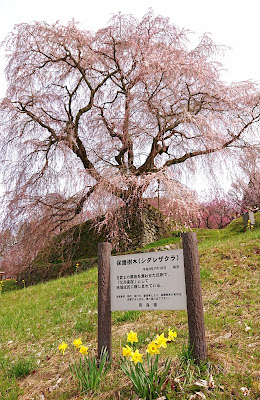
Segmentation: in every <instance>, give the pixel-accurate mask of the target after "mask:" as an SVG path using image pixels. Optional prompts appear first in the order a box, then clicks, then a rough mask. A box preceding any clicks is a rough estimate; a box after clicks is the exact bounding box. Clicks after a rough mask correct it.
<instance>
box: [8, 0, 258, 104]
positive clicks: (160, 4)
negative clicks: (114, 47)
mask: <svg viewBox="0 0 260 400" xmlns="http://www.w3.org/2000/svg"><path fill="white" fill-rule="evenodd" d="M149 8H152V9H153V11H154V13H155V15H158V14H160V15H162V16H164V17H169V19H170V21H171V22H172V23H174V24H176V25H177V26H179V27H180V28H187V29H189V30H191V31H192V32H194V34H196V35H197V37H200V36H201V35H202V34H203V33H204V32H208V33H211V36H212V38H213V40H214V41H215V42H216V43H218V44H223V45H226V46H228V47H229V48H230V50H228V51H227V52H226V55H225V56H224V58H223V59H222V62H223V64H224V67H225V68H226V69H227V72H225V73H223V79H224V80H226V81H243V80H254V81H258V82H260V52H259V42H260V0H215V1H214V0H185V1H181V0H150V1H148V0H129V1H119V0H106V1H104V0H100V1H95V0H70V1H69V2H68V1H67V0H44V1H35V0H22V1H21V0H0V41H2V40H3V39H4V38H5V36H6V35H7V34H8V33H9V32H10V31H11V30H12V28H13V26H14V25H15V24H18V23H21V22H32V21H34V20H38V21H46V22H49V23H53V22H56V21H57V20H59V21H60V22H62V23H66V22H67V21H70V20H72V19H73V18H74V19H75V20H76V21H78V22H79V23H80V26H81V27H82V28H84V29H89V30H93V31H95V30H97V29H99V28H102V27H104V26H106V25H107V23H108V21H109V19H110V18H111V17H112V15H113V14H115V13H118V12H119V11H121V12H122V13H127V14H133V15H134V16H135V17H137V18H138V19H140V18H141V17H142V16H143V15H144V14H145V13H146V12H147V11H148V9H149ZM196 35H194V36H193V38H194V39H193V40H194V44H195V38H196ZM4 66H5V60H4V54H3V51H0V98H1V97H4V95H5V88H6V81H5V75H4Z"/></svg>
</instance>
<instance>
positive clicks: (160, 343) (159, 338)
mask: <svg viewBox="0 0 260 400" xmlns="http://www.w3.org/2000/svg"><path fill="white" fill-rule="evenodd" d="M154 342H155V344H157V345H158V347H159V348H160V347H163V348H164V349H166V347H167V344H166V343H167V338H166V337H164V333H162V334H161V335H160V336H159V335H157V336H156V339H155V341H154Z"/></svg>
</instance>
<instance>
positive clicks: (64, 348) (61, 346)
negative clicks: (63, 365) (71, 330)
mask: <svg viewBox="0 0 260 400" xmlns="http://www.w3.org/2000/svg"><path fill="white" fill-rule="evenodd" d="M67 347H68V345H67V343H65V342H62V343H61V344H60V345H59V350H60V351H61V352H62V354H63V355H64V353H65V350H66V348H67Z"/></svg>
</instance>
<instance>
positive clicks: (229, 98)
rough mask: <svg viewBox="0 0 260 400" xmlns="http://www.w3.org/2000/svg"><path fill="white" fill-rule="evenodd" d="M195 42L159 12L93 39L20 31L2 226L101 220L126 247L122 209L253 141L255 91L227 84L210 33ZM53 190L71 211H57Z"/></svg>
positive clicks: (28, 28)
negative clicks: (88, 216)
mask: <svg viewBox="0 0 260 400" xmlns="http://www.w3.org/2000/svg"><path fill="white" fill-rule="evenodd" d="M187 39H188V33H187V32H186V31H184V30H179V29H178V28H176V27H175V26H174V25H171V24H170V23H169V20H168V19H166V18H163V17H160V16H159V17H154V15H153V14H152V13H151V12H149V13H148V14H146V15H145V16H144V17H143V18H142V20H141V21H140V22H138V21H137V20H136V19H135V18H134V17H132V16H126V15H122V14H118V15H115V16H114V17H113V18H112V20H111V22H110V24H109V25H108V26H107V27H106V28H103V29H100V30H98V31H97V32H96V33H92V32H89V31H83V30H80V29H79V28H78V27H77V24H76V23H74V22H71V23H69V24H68V25H67V26H63V25H60V24H59V23H55V24H54V25H49V24H47V23H44V22H34V23H32V24H27V23H23V24H19V25H17V26H15V28H14V30H13V32H11V33H10V35H9V36H8V37H7V38H6V40H5V42H4V46H5V49H6V52H7V57H8V60H9V61H8V65H7V68H6V74H7V80H8V87H7V93H6V97H5V98H4V99H3V100H2V101H1V104H0V111H1V117H0V118H1V121H0V122H1V128H0V135H1V160H2V168H3V169H4V171H5V177H4V184H5V187H6V198H5V201H6V209H7V210H8V215H5V220H6V221H9V222H10V224H11V223H13V224H17V222H19V221H21V220H22V221H24V220H25V219H26V218H28V217H30V216H31V215H33V216H34V217H35V219H34V220H35V221H37V222H38V224H39V225H40V226H41V227H42V226H43V223H45V224H46V229H45V231H52V232H54V231H55V229H58V228H59V229H61V230H62V229H66V227H67V226H68V224H70V223H73V222H74V221H75V219H77V218H78V217H79V216H82V215H84V213H85V212H89V213H93V215H96V214H97V213H98V212H100V210H102V211H103V212H105V219H104V221H103V222H104V223H105V224H107V225H108V226H109V225H110V226H113V236H114V237H117V239H118V235H119V232H118V234H115V232H116V229H115V226H116V221H117V218H118V217H119V216H120V209H123V208H124V207H128V208H131V207H132V209H133V211H134V212H137V211H138V210H139V211H140V210H141V209H142V206H143V198H144V197H145V193H146V191H149V189H150V188H151V187H154V186H155V185H156V182H157V180H158V179H160V181H161V182H164V185H165V186H167V187H168V188H169V190H174V188H175V182H176V181H178V180H179V178H180V176H181V174H182V173H183V172H184V171H185V170H187V169H192V168H194V167H195V168H196V165H198V164H197V162H196V160H198V162H199V163H201V160H203V159H204V160H205V164H208V162H209V161H210V160H213V159H214V157H213V154H214V153H219V154H220V155H221V156H223V159H224V158H227V157H228V158H229V159H230V157H232V151H231V150H232V149H233V148H234V147H235V148H236V149H238V148H240V147H241V146H245V144H247V145H248V146H250V145H251V144H252V143H253V142H254V143H255V137H256V136H255V132H254V126H255V124H256V123H257V122H258V121H259V117H260V114H259V91H258V88H257V86H256V85H255V84H254V83H252V82H242V83H232V84H231V85H228V84H226V83H224V82H222V81H221V79H220V72H221V65H220V64H219V63H217V62H216V56H217V55H218V53H219V52H220V51H221V50H222V49H221V48H218V47H217V46H216V45H215V44H214V43H213V41H212V40H211V39H210V37H209V36H208V35H204V36H203V37H202V39H201V41H200V43H199V44H198V45H197V47H195V48H194V49H191V50H190V49H189V48H188V46H187V44H186V43H187ZM53 192H55V193H59V194H60V195H61V196H62V197H63V198H65V200H66V201H60V202H56V203H55V204H54V203H53V199H50V196H49V194H50V193H53ZM43 205H44V207H45V210H48V218H46V216H45V215H44V214H42V206H43ZM176 206H177V203H176ZM106 212H107V213H106ZM140 212H141V211H140ZM48 224H49V226H47V225H48Z"/></svg>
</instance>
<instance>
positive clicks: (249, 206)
mask: <svg viewBox="0 0 260 400" xmlns="http://www.w3.org/2000/svg"><path fill="white" fill-rule="evenodd" d="M240 168H241V170H242V174H240V176H238V177H237V179H236V180H235V181H234V182H233V184H232V188H231V190H230V193H229V195H230V197H231V199H232V200H233V201H234V202H235V203H236V204H237V205H238V206H239V208H240V211H241V212H242V213H243V212H245V211H247V210H252V211H254V210H255V211H256V210H260V150H258V149H257V148H254V149H247V151H246V152H245V154H243V156H242V157H241V159H240Z"/></svg>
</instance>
